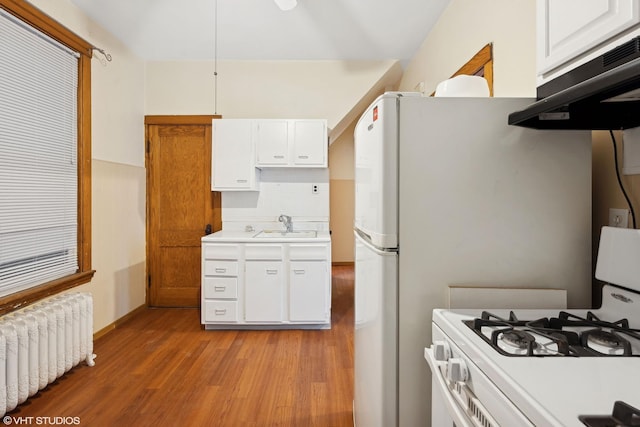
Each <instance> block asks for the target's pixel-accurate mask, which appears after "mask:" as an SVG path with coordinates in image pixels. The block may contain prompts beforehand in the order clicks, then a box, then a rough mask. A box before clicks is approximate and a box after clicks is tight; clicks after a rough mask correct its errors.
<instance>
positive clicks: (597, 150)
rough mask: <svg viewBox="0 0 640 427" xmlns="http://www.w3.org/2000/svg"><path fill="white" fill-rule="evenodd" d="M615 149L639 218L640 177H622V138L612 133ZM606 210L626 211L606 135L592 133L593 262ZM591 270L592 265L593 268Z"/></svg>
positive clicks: (605, 222)
mask: <svg viewBox="0 0 640 427" xmlns="http://www.w3.org/2000/svg"><path fill="white" fill-rule="evenodd" d="M614 136H615V138H616V142H617V147H618V163H619V168H620V176H621V180H622V184H623V185H624V187H625V189H626V191H627V194H628V196H629V198H630V199H631V203H632V204H633V206H634V209H635V210H636V215H638V214H640V212H639V211H640V175H622V165H623V163H622V162H623V156H624V150H623V135H622V132H614ZM609 209H629V205H628V204H627V201H626V199H625V198H624V195H623V194H622V191H621V190H620V186H619V184H618V180H617V178H616V170H615V162H614V160H613V143H612V141H611V136H610V135H609V132H605V131H595V132H593V234H592V235H593V255H594V258H593V259H594V261H595V259H596V255H597V250H598V239H599V238H600V229H601V228H602V227H603V226H605V225H608V223H609ZM636 223H637V224H636V225H638V224H640V218H636ZM632 226H633V225H632V220H631V215H629V227H632ZM593 267H594V269H595V263H594V265H593ZM593 300H594V305H595V306H598V305H599V304H598V303H599V302H600V292H599V288H598V287H597V286H596V287H594V293H593Z"/></svg>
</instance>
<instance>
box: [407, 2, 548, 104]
mask: <svg viewBox="0 0 640 427" xmlns="http://www.w3.org/2000/svg"><path fill="white" fill-rule="evenodd" d="M535 23H536V13H535V0H491V1H478V0H452V1H451V3H450V4H449V6H448V7H447V9H446V10H445V11H444V12H443V14H442V16H441V17H440V19H439V20H438V23H437V24H436V26H435V27H434V28H433V30H432V31H431V32H430V33H429V35H428V36H427V38H426V39H425V41H424V42H423V44H422V46H421V47H420V49H419V50H418V52H417V53H416V55H415V56H414V57H413V58H412V60H411V61H410V63H409V66H408V67H407V69H406V70H405V73H404V75H403V77H402V81H401V83H400V90H408V91H411V90H414V88H415V87H416V85H417V84H418V83H419V82H424V83H425V93H427V94H428V93H431V92H433V91H434V90H435V88H436V85H437V84H438V82H440V81H442V80H445V79H448V78H449V77H451V75H453V74H454V73H455V72H456V71H457V70H458V69H459V68H460V67H462V65H464V64H465V63H466V62H467V61H468V60H469V59H471V58H472V57H473V55H475V54H476V53H477V52H478V51H479V50H480V49H481V48H482V47H483V46H485V45H486V44H487V43H493V57H494V63H493V69H494V80H493V81H494V96H502V97H517V96H524V97H533V96H535V93H536V92H535V89H536V76H535V73H536V71H535V70H536V67H535V65H536V62H535V61H536V40H535V34H536V30H535Z"/></svg>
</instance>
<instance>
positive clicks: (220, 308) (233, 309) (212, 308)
mask: <svg viewBox="0 0 640 427" xmlns="http://www.w3.org/2000/svg"><path fill="white" fill-rule="evenodd" d="M203 310H204V321H205V322H237V321H238V302H237V301H205V302H204V307H203Z"/></svg>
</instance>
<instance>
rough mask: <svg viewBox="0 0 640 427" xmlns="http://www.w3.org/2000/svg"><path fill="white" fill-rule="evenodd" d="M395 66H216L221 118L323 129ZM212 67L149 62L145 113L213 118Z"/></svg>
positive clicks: (324, 63)
mask: <svg viewBox="0 0 640 427" xmlns="http://www.w3.org/2000/svg"><path fill="white" fill-rule="evenodd" d="M396 64H397V61H351V62H349V61H218V96H217V112H218V114H221V115H222V116H223V117H226V118H252V117H260V118H281V117H287V118H293V119H295V118H319V119H327V121H328V125H329V128H333V127H335V126H336V124H337V123H339V122H340V120H341V119H342V117H344V116H345V115H346V114H347V113H348V112H349V111H350V110H351V108H352V107H353V106H354V105H355V104H356V103H357V102H358V101H359V100H360V99H361V98H362V97H363V96H364V95H365V94H366V93H367V92H368V91H369V89H370V88H371V87H372V86H373V85H374V84H376V83H377V82H378V80H379V79H380V77H381V76H382V75H384V74H385V73H386V72H387V71H388V70H389V69H390V68H392V67H394V66H395V65H396ZM213 70H214V64H213V62H187V61H181V62H150V63H148V64H147V68H146V79H145V80H146V84H147V91H146V98H145V111H146V113H147V114H212V113H214V99H215V90H214V80H213Z"/></svg>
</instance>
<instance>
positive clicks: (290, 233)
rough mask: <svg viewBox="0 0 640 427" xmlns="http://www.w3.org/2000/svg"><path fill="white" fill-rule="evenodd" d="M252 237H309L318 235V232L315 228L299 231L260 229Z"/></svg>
mask: <svg viewBox="0 0 640 427" xmlns="http://www.w3.org/2000/svg"><path fill="white" fill-rule="evenodd" d="M253 237H258V238H267V237H286V238H309V237H318V232H317V231H315V230H299V231H280V230H262V231H261V232H259V233H258V234H256V235H255V236H253Z"/></svg>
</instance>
